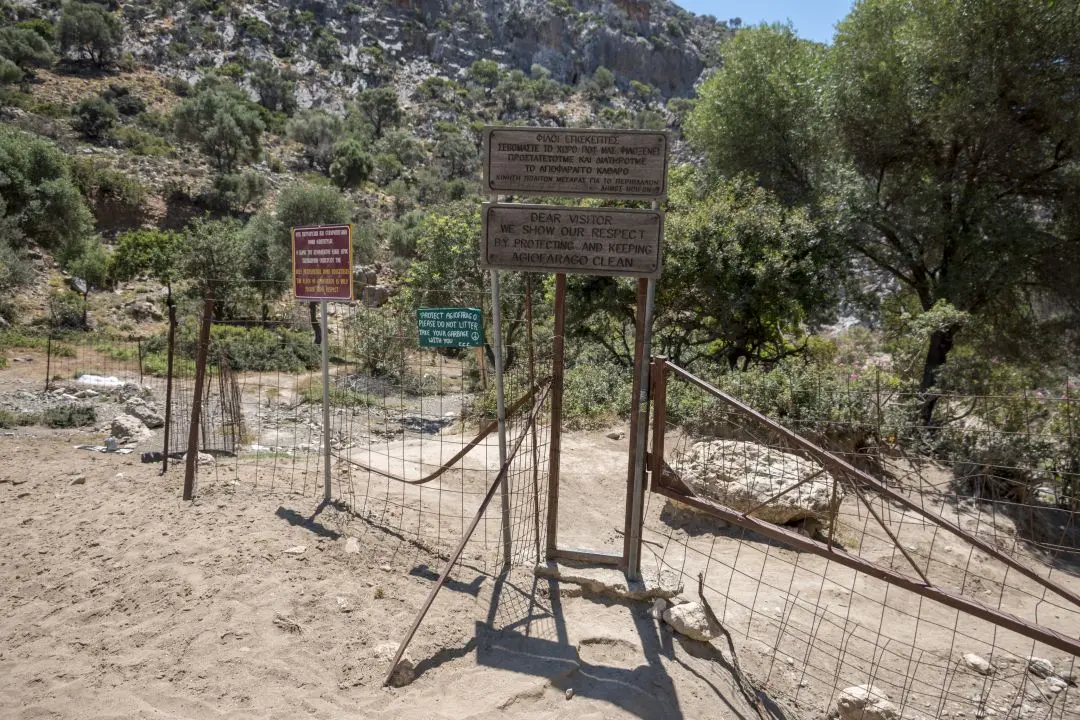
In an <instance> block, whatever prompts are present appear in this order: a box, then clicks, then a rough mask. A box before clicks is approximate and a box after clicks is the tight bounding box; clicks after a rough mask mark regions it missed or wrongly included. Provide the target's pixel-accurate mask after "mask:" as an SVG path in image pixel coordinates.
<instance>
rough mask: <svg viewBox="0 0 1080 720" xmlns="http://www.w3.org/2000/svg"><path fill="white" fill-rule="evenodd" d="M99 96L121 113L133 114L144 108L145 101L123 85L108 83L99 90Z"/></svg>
mask: <svg viewBox="0 0 1080 720" xmlns="http://www.w3.org/2000/svg"><path fill="white" fill-rule="evenodd" d="M101 97H102V98H104V99H105V100H108V101H109V102H111V103H112V104H113V105H115V106H116V110H117V112H119V113H120V114H121V115H127V116H134V115H138V114H139V113H141V112H143V111H144V110H146V101H145V100H143V99H142V98H141V97H139V96H138V95H135V94H133V93H132V92H131V89H130V88H128V87H125V86H124V85H117V84H115V83H113V84H110V85H109V87H107V88H106V89H105V90H103V91H102V92H101Z"/></svg>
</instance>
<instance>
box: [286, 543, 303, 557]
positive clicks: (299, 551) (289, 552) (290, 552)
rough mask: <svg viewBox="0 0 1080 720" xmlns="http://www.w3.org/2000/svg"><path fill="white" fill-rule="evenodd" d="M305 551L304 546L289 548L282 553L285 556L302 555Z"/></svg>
mask: <svg viewBox="0 0 1080 720" xmlns="http://www.w3.org/2000/svg"><path fill="white" fill-rule="evenodd" d="M306 551H307V546H306V545H295V546H293V547H291V548H286V549H285V550H284V551H283V552H284V553H285V554H286V555H303V554H304V553H305V552H306Z"/></svg>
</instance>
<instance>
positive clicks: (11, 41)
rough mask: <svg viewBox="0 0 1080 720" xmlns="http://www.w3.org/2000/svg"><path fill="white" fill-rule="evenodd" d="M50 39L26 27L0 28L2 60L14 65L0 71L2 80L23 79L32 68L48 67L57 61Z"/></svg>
mask: <svg viewBox="0 0 1080 720" xmlns="http://www.w3.org/2000/svg"><path fill="white" fill-rule="evenodd" d="M55 59H56V58H55V57H54V56H53V53H52V50H51V49H50V47H49V41H47V40H46V39H45V38H43V37H42V36H41V35H40V34H39V33H37V32H35V31H34V30H32V29H30V28H26V27H18V26H16V27H5V28H0V62H5V63H6V64H8V65H10V66H12V67H14V69H15V71H12V70H10V69H9V70H7V71H6V72H3V73H0V75H2V82H5V83H11V82H18V81H20V80H22V79H23V78H24V77H25V75H26V74H27V73H29V72H31V70H32V68H36V67H48V66H50V65H52V63H53V62H54V61H55Z"/></svg>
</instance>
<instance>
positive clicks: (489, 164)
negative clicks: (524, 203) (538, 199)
mask: <svg viewBox="0 0 1080 720" xmlns="http://www.w3.org/2000/svg"><path fill="white" fill-rule="evenodd" d="M667 158H668V137H667V133H666V132H662V131H653V130H571V129H565V128H503V127H500V128H487V129H486V130H485V131H484V154H483V160H484V187H485V188H487V192H489V193H491V194H499V193H505V194H510V193H513V194H523V195H557V196H561V197H604V198H611V199H620V200H655V199H659V198H662V197H664V196H665V195H666V194H667Z"/></svg>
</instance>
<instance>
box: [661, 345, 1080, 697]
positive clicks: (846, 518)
mask: <svg viewBox="0 0 1080 720" xmlns="http://www.w3.org/2000/svg"><path fill="white" fill-rule="evenodd" d="M660 376H663V377H664V378H666V380H665V381H663V384H662V386H660V385H657V384H656V382H660V381H656V382H654V390H653V400H654V402H655V407H654V411H656V414H655V416H654V417H655V419H656V421H658V424H657V425H656V427H654V440H653V456H652V458H651V460H652V463H653V472H652V490H653V493H650V495H649V498H648V502H649V512H648V514H647V515H646V522H645V531H644V538H645V545H644V553H645V559H644V561H643V562H644V567H645V569H646V570H652V571H654V572H658V571H661V570H666V571H669V572H675V573H677V574H679V575H680V576H682V578H683V581H684V583H685V584H687V585H694V586H696V585H697V583H698V578H699V576H700V578H701V579H702V580H703V584H704V592H705V595H706V597H707V599H708V600H709V602H710V604H711V605H712V607H713V609H714V610H715V612H716V614H717V616H718V618H719V620H720V621H721V622H722V624H723V626H724V627H725V628H726V629H727V630H728V631H729V632H730V633H732V635H733V637H734V639H735V645H736V647H737V650H738V654H739V656H740V660H741V661H742V666H743V668H744V669H745V670H746V672H747V673H748V675H749V676H750V679H751V680H752V682H753V683H754V684H755V685H756V686H757V687H758V688H759V689H760V690H762V691H763V692H764V693H766V694H768V695H770V696H772V697H774V698H779V699H782V700H784V701H785V702H786V703H787V704H789V705H791V706H794V707H795V708H798V710H799V711H800V713H803V712H808V713H819V712H825V711H829V710H833V709H835V708H836V707H837V702H838V700H839V699H840V695H841V693H842V692H843V691H844V690H845V689H846V688H851V687H855V686H860V685H862V686H872V687H873V688H874V689H875V696H876V697H875V698H872V699H871V704H872V703H873V702H875V701H880V702H881V703H886V702H887V703H891V706H888V705H882V707H884V708H886V709H888V710H890V711H891V712H893V713H895V714H894V715H891V716H893V717H912V718H915V717H922V718H937V717H952V716H955V717H963V716H964V715H965V714H967V715H971V716H974V717H991V716H997V717H1009V718H1020V717H1025V718H1073V717H1080V702H1078V700H1077V697H1078V693H1077V690H1076V688H1075V682H1076V680H1077V672H1078V670H1080V641H1078V640H1077V629H1078V628H1080V576H1078V571H1080V550H1078V548H1077V543H1076V528H1077V520H1078V518H1077V513H1076V511H1075V510H1074V509H1071V508H1070V507H1068V505H1069V502H1068V499H1067V498H1062V497H1061V493H1063V492H1068V490H1067V488H1069V487H1076V485H1075V483H1076V480H1077V478H1076V477H1075V476H1068V475H1066V476H1065V477H1062V475H1061V473H1062V469H1061V467H1047V466H1045V464H1044V465H1043V466H1033V467H1030V468H1027V471H1028V474H1027V477H1028V478H1029V480H1028V481H1029V482H1032V483H1034V482H1044V481H1045V482H1047V483H1050V484H1046V485H1045V486H1042V485H1040V487H1043V488H1044V489H1043V490H1042V491H1041V492H1042V493H1043V495H1044V497H1043V500H1042V501H1040V500H1038V499H1036V498H1035V497H1033V494H1032V495H1029V496H1024V495H1018V494H1017V493H1015V492H1007V491H1003V490H1002V488H1003V487H1004V488H1006V489H1007V488H1010V487H1014V486H1013V484H1012V483H1018V482H1020V478H1021V477H1022V475H1021V474H1020V473H1019V472H1018V470H1017V468H1016V467H1015V466H1013V465H1011V464H1010V466H1009V467H1007V468H995V467H993V466H992V465H990V464H989V463H985V464H983V465H981V466H979V467H978V468H975V467H973V466H972V465H971V464H970V463H969V464H967V465H963V464H959V463H958V464H957V466H956V467H955V468H953V467H944V466H941V465H937V464H934V463H928V462H926V461H925V460H915V459H910V458H907V457H904V455H903V453H901V452H900V451H899V449H898V447H897V446H896V438H897V437H898V436H902V435H903V434H904V433H915V432H922V430H923V429H920V428H903V427H898V426H897V425H896V423H895V419H894V421H893V426H892V427H886V426H885V424H884V423H882V425H881V427H882V428H883V429H884V432H883V433H882V434H881V435H880V436H879V437H880V439H884V442H876V440H877V439H879V438H878V437H875V436H874V432H873V431H872V432H870V433H864V431H865V429H866V428H867V426H869V427H871V428H876V427H878V418H875V417H873V416H870V417H867V416H866V414H865V413H863V414H861V415H858V416H851V417H848V418H844V417H843V416H842V414H840V413H837V412H836V411H835V408H837V407H844V406H843V405H839V404H837V403H829V402H828V401H827V399H826V400H825V402H824V403H823V404H822V406H823V407H830V406H831V408H832V409H833V410H832V411H831V412H829V413H827V414H826V415H824V416H822V417H818V418H811V417H806V416H803V417H799V418H795V419H794V421H792V418H790V417H789V418H787V419H786V420H787V421H789V422H786V423H785V424H787V425H788V427H784V426H782V425H781V424H780V423H778V422H775V421H774V420H772V419H771V418H768V417H765V416H764V415H761V414H759V413H756V412H755V411H754V410H753V409H752V408H750V407H747V406H745V405H742V404H741V403H740V402H738V400H737V399H734V398H732V397H731V396H730V395H727V394H725V393H723V392H721V391H719V390H718V389H717V388H715V387H713V386H711V385H709V384H708V383H706V382H703V381H701V380H700V379H698V378H696V377H695V376H693V375H691V374H689V373H686V372H685V371H683V370H681V369H680V368H677V367H675V366H673V365H670V364H666V363H662V362H660V363H657V364H656V366H655V367H654V379H655V378H658V377H660ZM905 400H912V398H896V399H895V400H894V401H896V402H904V401H905ZM773 401H775V397H774V398H773ZM887 415H888V413H883V414H882V416H883V417H884V416H887ZM799 430H801V431H802V434H800V433H799ZM1044 430H1045V431H1046V432H1045V434H1046V435H1047V437H1044V438H1042V440H1044V441H1046V442H1048V443H1055V444H1057V445H1058V446H1060V447H1062V448H1068V447H1070V446H1071V443H1072V442H1073V440H1074V438H1073V437H1072V436H1070V435H1069V434H1068V433H1067V432H1066V433H1060V434H1058V435H1054V436H1052V437H1051V435H1052V428H1044ZM830 434H832V435H833V437H839V438H842V441H834V442H831V443H830V437H829V436H830ZM855 435H864V437H863V440H862V441H860V442H858V443H855V444H852V443H851V442H850V439H851V437H853V436H855ZM811 437H812V439H813V441H814V442H811V441H810V438H811ZM818 444H820V445H825V446H827V447H829V448H830V449H832V450H834V452H825V451H823V450H821V449H820V448H819V447H817V445H818ZM1066 452H1067V451H1066ZM847 461H852V463H851V464H849V463H848V462H847ZM856 465H857V467H856ZM976 475H977V476H978V477H981V478H983V479H984V480H985V479H988V478H995V477H1008V478H1009V479H1010V481H1009V484H1007V485H1005V486H995V487H997V491H996V492H995V494H990V493H987V492H986V490H987V487H988V485H989V482H988V481H987V482H985V483H983V484H982V485H979V484H972V483H971V480H972V478H973V477H975V476H976ZM973 488H981V490H982V491H983V492H984V495H982V496H978V495H975V493H974V492H972V489H973ZM1009 496H1011V497H1013V498H1016V497H1018V496H1019V497H1029V498H1030V499H1029V500H1027V502H1020V501H1019V500H1017V499H1007V498H1008V497H1009ZM1050 496H1053V497H1052V498H1051V497H1050ZM1063 506H1064V507H1063ZM1033 526H1037V527H1038V532H1037V533H1033V529H1032V528H1033ZM1031 658H1039V659H1040V660H1041V661H1042V662H1040V661H1032V660H1031ZM878 696H879V697H878ZM868 716H869V715H868ZM880 716H881V717H885V716H886V715H880ZM874 717H878V715H874Z"/></svg>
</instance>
